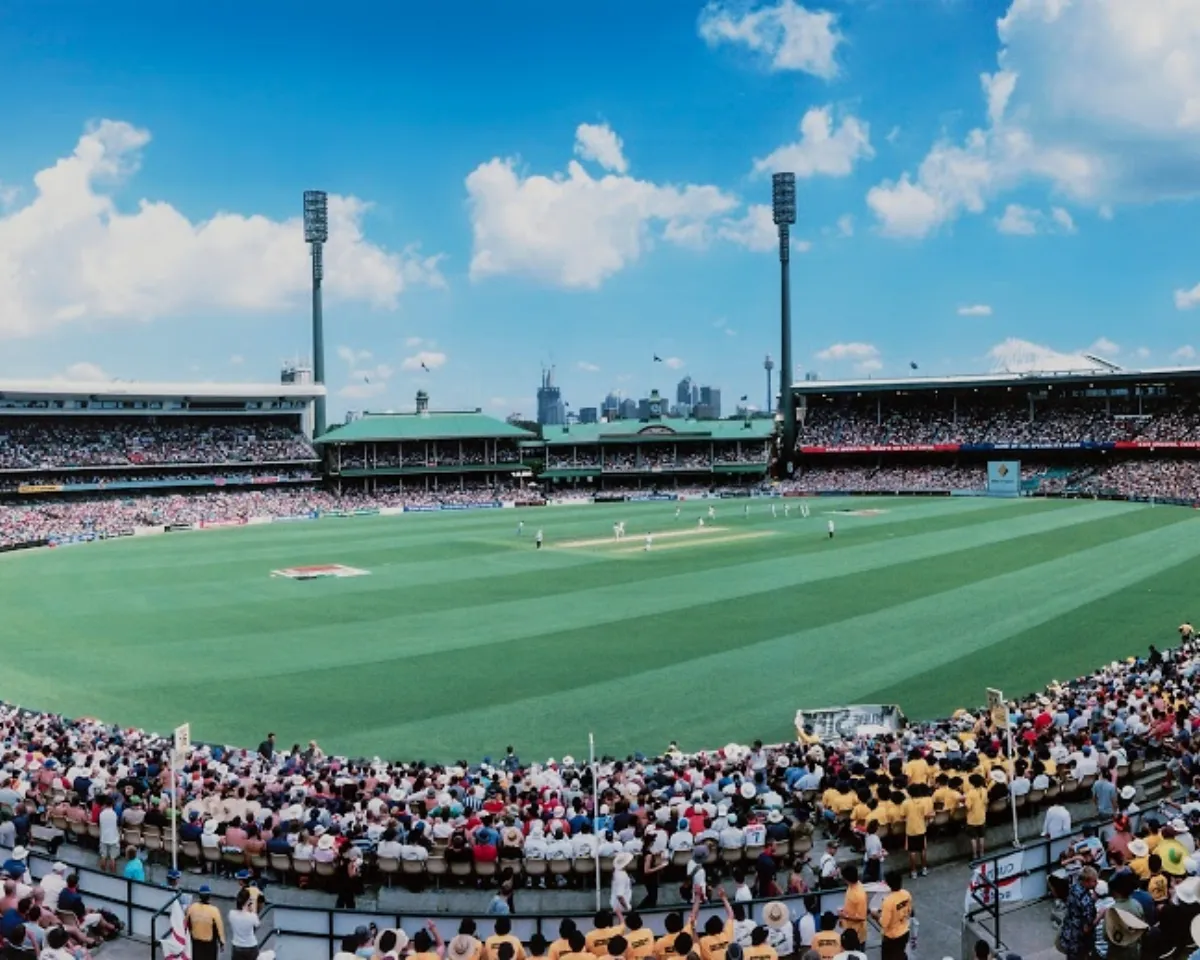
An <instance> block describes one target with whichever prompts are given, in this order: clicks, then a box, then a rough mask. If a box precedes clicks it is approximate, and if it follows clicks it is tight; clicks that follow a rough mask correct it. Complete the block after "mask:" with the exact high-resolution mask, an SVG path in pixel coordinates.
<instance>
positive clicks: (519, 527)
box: [517, 520, 525, 537]
mask: <svg viewBox="0 0 1200 960" xmlns="http://www.w3.org/2000/svg"><path fill="white" fill-rule="evenodd" d="M524 532H525V521H524V520H518V521H517V536H518V537H519V536H520V535H521V534H522V533H524Z"/></svg>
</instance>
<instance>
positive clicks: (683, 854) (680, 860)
mask: <svg viewBox="0 0 1200 960" xmlns="http://www.w3.org/2000/svg"><path fill="white" fill-rule="evenodd" d="M691 859H692V851H691V850H676V851H675V852H674V853H673V854H671V866H673V867H679V868H681V869H682V868H683V867H686V866H687V865H688V862H689V861H690V860H691Z"/></svg>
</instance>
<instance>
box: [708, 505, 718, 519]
mask: <svg viewBox="0 0 1200 960" xmlns="http://www.w3.org/2000/svg"><path fill="white" fill-rule="evenodd" d="M716 518H717V508H716V507H709V508H708V519H709V520H715V519H716Z"/></svg>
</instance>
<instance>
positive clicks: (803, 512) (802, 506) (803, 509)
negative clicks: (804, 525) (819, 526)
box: [800, 503, 808, 517]
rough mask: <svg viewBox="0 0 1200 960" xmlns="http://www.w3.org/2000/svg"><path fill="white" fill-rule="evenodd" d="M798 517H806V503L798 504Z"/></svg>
mask: <svg viewBox="0 0 1200 960" xmlns="http://www.w3.org/2000/svg"><path fill="white" fill-rule="evenodd" d="M800 516H802V517H807V516H808V504H807V503H802V504H800Z"/></svg>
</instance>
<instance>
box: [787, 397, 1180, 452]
mask: <svg viewBox="0 0 1200 960" xmlns="http://www.w3.org/2000/svg"><path fill="white" fill-rule="evenodd" d="M1198 436H1200V413H1198V412H1197V411H1195V410H1194V408H1192V407H1190V406H1188V407H1172V408H1169V409H1168V410H1166V411H1164V412H1162V413H1159V414H1156V415H1154V416H1149V417H1129V416H1121V415H1109V414H1107V413H1105V411H1104V409H1103V408H1091V407H1077V406H1053V407H1048V408H1044V409H1038V410H1035V411H1034V413H1033V415H1032V417H1031V415H1030V411H1029V409H1028V408H1027V407H1024V408H1016V407H1012V408H999V409H997V408H995V407H986V408H979V409H971V408H967V409H960V410H959V411H958V413H957V414H956V415H955V414H952V413H950V412H947V411H944V410H939V409H935V408H932V407H921V408H917V409H904V410H888V409H886V408H885V409H883V410H882V411H878V412H877V411H876V410H874V409H863V408H855V407H845V408H833V407H813V408H810V409H809V410H808V411H807V412H806V415H805V416H804V418H803V423H802V424H801V425H799V426H798V428H797V445H798V446H800V447H813V446H816V447H845V446H905V445H912V444H922V445H925V444H934V445H936V444H982V443H995V444H1024V445H1030V446H1037V445H1054V444H1082V443H1114V442H1117V441H1121V440H1159V441H1165V440H1176V441H1179V440H1188V439H1196V438H1197V437H1198Z"/></svg>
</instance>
